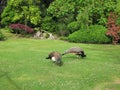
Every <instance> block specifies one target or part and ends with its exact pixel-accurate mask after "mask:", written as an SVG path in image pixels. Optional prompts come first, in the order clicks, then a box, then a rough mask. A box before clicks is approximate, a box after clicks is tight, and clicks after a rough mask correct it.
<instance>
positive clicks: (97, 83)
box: [0, 38, 120, 90]
mask: <svg viewBox="0 0 120 90" xmlns="http://www.w3.org/2000/svg"><path fill="white" fill-rule="evenodd" d="M72 46H80V47H81V48H83V49H84V50H85V53H86V54H87V57H86V58H84V59H82V58H79V59H78V58H77V57H76V56H75V55H73V54H68V55H65V56H63V62H64V64H63V66H62V67H58V66H56V65H54V64H53V63H52V62H51V61H49V60H46V59H45V57H46V56H47V55H48V53H49V52H51V51H59V52H61V53H62V52H64V51H65V50H66V49H68V48H70V47H72ZM119 54H120V46H119V45H102V44H101V45H99V44H98V45H96V44H77V43H68V42H64V41H60V40H35V39H22V38H21V39H14V40H12V39H10V40H7V41H4V42H0V88H1V90H95V89H96V88H97V89H98V90H103V88H111V87H110V86H113V89H115V90H116V88H117V90H118V89H120V87H119V86H117V85H115V84H116V83H112V82H114V81H115V80H116V78H117V79H120V55H119ZM109 84H111V85H109ZM117 84H118V83H117ZM118 85H119V84H118Z"/></svg>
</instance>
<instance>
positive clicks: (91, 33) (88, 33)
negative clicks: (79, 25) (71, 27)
mask: <svg viewBox="0 0 120 90" xmlns="http://www.w3.org/2000/svg"><path fill="white" fill-rule="evenodd" d="M106 31H107V29H106V28H105V27H103V26H100V25H94V26H90V27H89V28H88V29H81V30H79V31H76V32H74V33H72V34H71V35H69V37H68V40H69V41H72V42H81V43H111V40H110V39H109V38H108V37H107V36H106V35H105V33H106Z"/></svg>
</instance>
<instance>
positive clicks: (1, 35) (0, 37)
mask: <svg viewBox="0 0 120 90" xmlns="http://www.w3.org/2000/svg"><path fill="white" fill-rule="evenodd" d="M2 40H5V36H4V35H3V34H2V32H1V30H0V41H2Z"/></svg>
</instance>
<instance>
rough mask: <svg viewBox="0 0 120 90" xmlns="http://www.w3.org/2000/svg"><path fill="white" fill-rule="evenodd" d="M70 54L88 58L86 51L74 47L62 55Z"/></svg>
mask: <svg viewBox="0 0 120 90" xmlns="http://www.w3.org/2000/svg"><path fill="white" fill-rule="evenodd" d="M69 53H74V54H76V55H77V56H81V57H82V58H83V57H86V55H85V53H84V50H83V49H81V48H80V47H72V48H70V49H68V50H66V51H65V52H64V53H63V54H62V55H65V54H69Z"/></svg>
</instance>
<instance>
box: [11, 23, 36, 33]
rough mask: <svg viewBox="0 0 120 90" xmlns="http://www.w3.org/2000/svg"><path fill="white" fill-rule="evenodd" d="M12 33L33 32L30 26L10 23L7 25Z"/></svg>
mask: <svg viewBox="0 0 120 90" xmlns="http://www.w3.org/2000/svg"><path fill="white" fill-rule="evenodd" d="M9 27H10V28H11V29H12V30H13V32H14V33H33V32H34V30H33V29H32V28H30V27H29V26H26V25H23V24H19V23H18V24H11V25H10V26H9Z"/></svg>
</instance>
